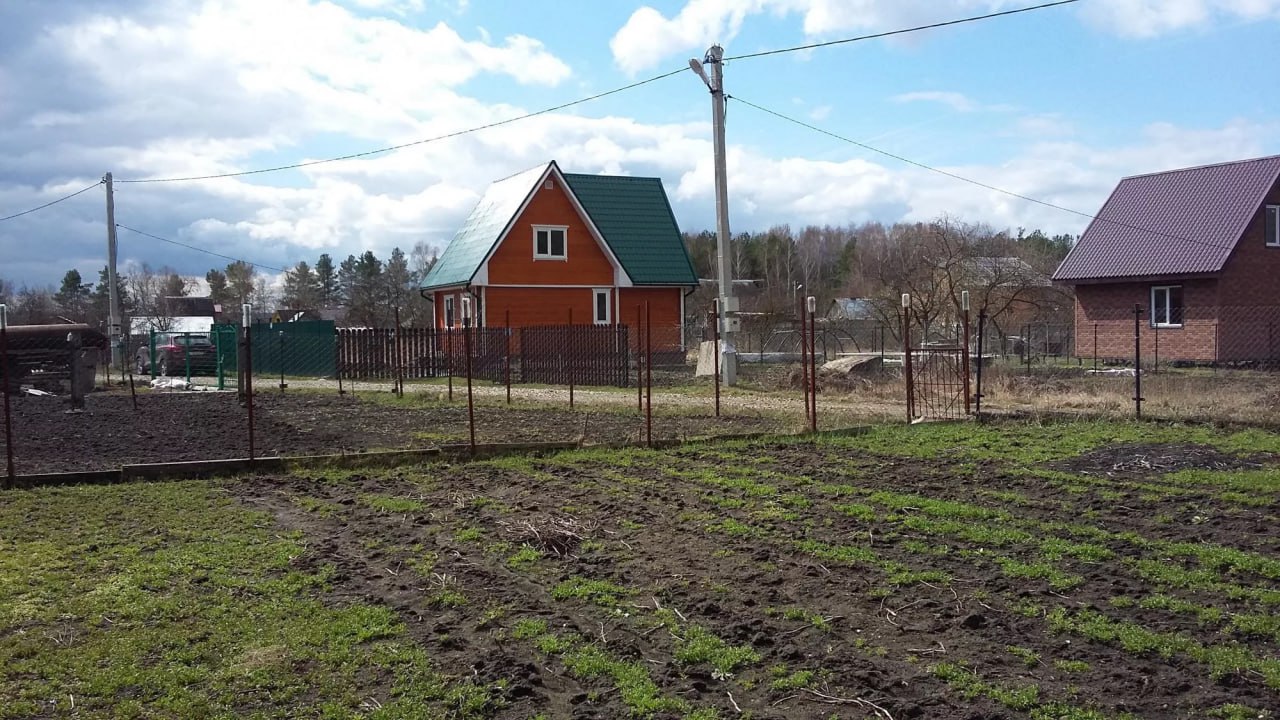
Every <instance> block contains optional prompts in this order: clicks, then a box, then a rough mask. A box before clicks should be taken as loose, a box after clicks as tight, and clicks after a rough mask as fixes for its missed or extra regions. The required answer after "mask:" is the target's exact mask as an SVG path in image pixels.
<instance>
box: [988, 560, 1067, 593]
mask: <svg viewBox="0 0 1280 720" xmlns="http://www.w3.org/2000/svg"><path fill="white" fill-rule="evenodd" d="M996 563H997V564H998V565H999V566H1000V572H1002V573H1004V575H1005V576H1007V577H1011V578H1015V579H1019V580H1046V581H1048V583H1049V587H1050V588H1051V589H1053V590H1057V591H1058V592H1065V591H1067V590H1071V589H1073V588H1076V587H1079V586H1080V584H1081V583H1083V582H1084V578H1082V577H1080V576H1079V575H1072V574H1071V573H1065V572H1062V571H1061V570H1059V569H1058V568H1056V567H1054V566H1052V565H1049V564H1048V563H1042V562H1035V563H1024V562H1021V561H1019V560H1014V559H1013V558H1007V557H1000V558H996Z"/></svg>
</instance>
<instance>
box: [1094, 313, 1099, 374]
mask: <svg viewBox="0 0 1280 720" xmlns="http://www.w3.org/2000/svg"><path fill="white" fill-rule="evenodd" d="M1093 373H1094V374H1095V375H1097V374H1098V323H1094V324H1093Z"/></svg>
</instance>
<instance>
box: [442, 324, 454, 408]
mask: <svg viewBox="0 0 1280 720" xmlns="http://www.w3.org/2000/svg"><path fill="white" fill-rule="evenodd" d="M444 371H445V374H446V375H448V376H449V402H453V328H452V327H446V328H445V329H444Z"/></svg>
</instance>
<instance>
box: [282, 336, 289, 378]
mask: <svg viewBox="0 0 1280 720" xmlns="http://www.w3.org/2000/svg"><path fill="white" fill-rule="evenodd" d="M287 387H289V385H288V384H287V383H285V381H284V331H283V330H281V331H280V392H282V393H283V392H284V389H285V388H287Z"/></svg>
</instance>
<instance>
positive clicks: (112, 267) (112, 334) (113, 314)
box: [102, 173, 124, 368]
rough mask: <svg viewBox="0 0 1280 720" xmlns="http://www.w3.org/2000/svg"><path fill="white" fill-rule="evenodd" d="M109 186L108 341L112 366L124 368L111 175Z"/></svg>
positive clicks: (113, 195) (114, 201)
mask: <svg viewBox="0 0 1280 720" xmlns="http://www.w3.org/2000/svg"><path fill="white" fill-rule="evenodd" d="M102 181H103V182H104V183H106V184H107V285H108V288H107V293H108V297H109V299H110V306H109V307H110V309H109V310H108V313H107V339H108V342H110V343H111V364H112V365H113V366H115V367H119V368H122V367H124V345H123V337H122V335H121V328H120V320H121V319H120V283H119V282H118V281H117V280H116V196H115V192H114V189H113V188H112V185H111V173H107V174H106V176H104V177H103V178H102Z"/></svg>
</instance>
